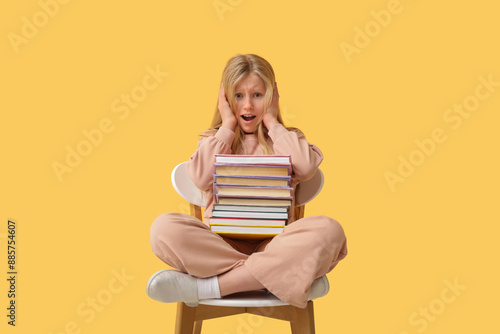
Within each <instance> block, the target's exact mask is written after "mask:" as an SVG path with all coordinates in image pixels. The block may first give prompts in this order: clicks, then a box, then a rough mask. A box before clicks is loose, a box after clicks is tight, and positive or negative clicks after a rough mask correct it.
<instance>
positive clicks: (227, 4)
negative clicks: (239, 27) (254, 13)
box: [212, 0, 243, 21]
mask: <svg viewBox="0 0 500 334" xmlns="http://www.w3.org/2000/svg"><path fill="white" fill-rule="evenodd" d="M242 2H243V0H214V1H213V2H212V6H213V7H214V9H215V12H216V13H217V16H218V17H219V19H220V20H221V21H224V15H226V12H232V11H234V10H235V8H236V7H238V6H239V5H241V3H242Z"/></svg>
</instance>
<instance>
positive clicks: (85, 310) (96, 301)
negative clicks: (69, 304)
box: [49, 268, 135, 334]
mask: <svg viewBox="0 0 500 334" xmlns="http://www.w3.org/2000/svg"><path fill="white" fill-rule="evenodd" d="M111 274H112V276H113V277H112V278H110V279H109V280H108V282H107V283H106V285H105V286H104V287H103V288H102V289H100V290H99V291H97V292H96V293H93V294H91V295H90V296H89V297H87V298H86V299H85V300H84V301H82V302H81V303H79V304H78V305H77V306H76V309H75V313H76V315H77V316H78V318H77V320H70V321H67V322H66V323H65V324H64V325H63V326H62V328H61V329H58V330H56V331H55V332H50V333H49V334H80V333H83V332H84V331H83V329H84V327H85V325H88V324H90V323H91V322H93V321H94V320H95V319H96V317H97V316H98V314H100V313H102V312H104V310H106V309H107V308H109V304H111V302H112V301H113V300H114V299H115V297H116V295H118V294H120V293H122V292H123V291H124V290H125V288H126V287H127V286H128V285H129V284H130V282H131V281H133V280H134V279H135V276H131V275H130V274H128V273H127V272H126V271H125V268H122V269H121V270H120V271H118V270H115V269H113V270H111Z"/></svg>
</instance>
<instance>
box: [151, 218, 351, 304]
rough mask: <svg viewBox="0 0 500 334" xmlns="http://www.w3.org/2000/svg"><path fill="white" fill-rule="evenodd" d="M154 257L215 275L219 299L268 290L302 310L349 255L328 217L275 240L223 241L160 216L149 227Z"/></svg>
mask: <svg viewBox="0 0 500 334" xmlns="http://www.w3.org/2000/svg"><path fill="white" fill-rule="evenodd" d="M151 246H152V249H153V252H154V253H155V254H156V255H157V256H158V257H159V258H160V259H161V260H162V261H164V262H165V263H167V264H168V265H170V266H172V267H174V268H176V269H177V270H179V271H181V272H184V273H188V274H190V275H191V276H194V277H197V278H208V277H213V276H217V279H218V283H219V288H220V295H221V296H225V295H228V294H232V293H236V292H241V291H250V290H258V289H262V288H267V289H268V290H269V291H270V292H271V293H273V294H275V295H276V296H277V297H278V298H280V299H281V300H283V301H285V302H287V303H289V304H292V305H295V306H299V307H304V306H305V304H306V303H307V295H308V292H309V288H310V286H311V284H312V282H313V281H314V279H315V278H317V277H320V276H322V275H324V274H326V273H327V272H329V271H330V270H332V269H333V268H334V267H335V266H336V264H337V263H338V262H339V261H340V260H341V259H343V258H344V257H345V256H346V254H347V248H346V242H345V236H344V232H343V230H342V227H341V226H340V225H339V224H338V223H337V222H336V221H334V220H333V219H331V218H328V217H324V216H315V217H307V218H303V219H301V220H298V221H296V222H293V223H292V224H290V225H289V226H287V227H285V229H284V231H283V232H282V233H281V234H280V235H278V236H276V237H274V238H273V239H266V240H264V241H244V240H232V239H227V238H222V237H221V236H219V235H217V234H214V233H213V232H212V231H211V230H210V228H209V227H208V226H207V225H206V224H204V223H203V222H201V221H199V220H198V219H196V218H194V217H192V216H189V215H185V214H180V213H166V214H162V215H160V216H159V217H158V218H157V219H156V220H155V221H154V222H153V225H152V227H151Z"/></svg>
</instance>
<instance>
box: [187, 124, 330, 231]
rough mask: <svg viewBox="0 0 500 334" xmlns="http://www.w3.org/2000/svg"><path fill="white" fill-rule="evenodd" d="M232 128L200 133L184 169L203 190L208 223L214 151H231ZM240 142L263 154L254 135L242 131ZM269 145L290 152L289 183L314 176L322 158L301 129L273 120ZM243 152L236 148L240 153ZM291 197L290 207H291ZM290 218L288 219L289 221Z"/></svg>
mask: <svg viewBox="0 0 500 334" xmlns="http://www.w3.org/2000/svg"><path fill="white" fill-rule="evenodd" d="M234 136H235V134H234V132H233V131H231V130H230V129H227V128H224V127H221V128H220V129H219V130H218V131H217V133H216V134H215V135H214V136H210V137H203V138H201V139H200V141H199V142H198V148H197V149H196V152H194V154H193V155H192V156H191V158H189V161H188V164H187V172H188V175H189V177H190V178H191V180H193V183H194V184H195V185H196V186H197V187H198V188H199V189H201V190H202V191H204V192H205V195H206V198H207V199H208V200H207V207H206V209H205V214H204V218H205V219H204V220H205V223H206V224H208V219H207V218H208V217H210V216H211V214H212V207H213V202H214V198H213V197H214V196H213V181H214V180H213V173H214V167H213V165H214V163H215V155H216V154H231V153H232V152H231V144H232V143H233V139H234ZM243 142H244V144H245V148H246V153H245V154H250V155H262V154H263V152H262V148H261V147H260V145H259V141H258V139H257V135H254V134H251V135H245V137H244V139H243ZM268 142H269V144H270V146H271V147H272V149H273V151H274V154H276V155H290V156H291V161H292V178H291V182H290V187H292V188H294V189H295V188H296V186H297V184H298V183H299V182H301V181H305V180H309V179H310V178H311V177H313V176H314V174H315V173H316V170H317V168H318V166H319V165H320V163H321V161H322V160H323V154H322V153H321V151H320V150H319V149H318V148H317V147H316V146H315V145H313V144H309V143H308V142H307V140H306V137H305V136H304V134H303V133H302V132H301V131H300V130H294V131H288V130H287V129H286V128H285V127H284V126H283V125H281V124H276V125H275V126H273V127H272V128H271V129H270V130H269V140H268ZM242 153H243V152H239V154H242ZM294 203H295V196H294V201H292V207H294ZM290 223H291V221H289V224H290Z"/></svg>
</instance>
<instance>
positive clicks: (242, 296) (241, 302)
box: [172, 162, 329, 334]
mask: <svg viewBox="0 0 500 334" xmlns="http://www.w3.org/2000/svg"><path fill="white" fill-rule="evenodd" d="M186 165H187V162H183V163H181V164H179V165H177V166H176V167H175V168H174V170H173V171H172V184H173V186H174V188H175V190H176V191H177V193H178V194H179V195H180V196H181V197H182V198H183V199H185V200H186V201H188V202H189V203H190V209H191V215H192V216H194V217H196V218H198V219H200V220H202V215H201V207H205V205H206V198H204V193H203V192H202V191H200V190H199V189H198V188H197V187H196V186H195V185H194V184H193V182H192V181H191V179H190V178H189V176H188V174H187V171H186ZM323 182H324V176H323V173H322V172H321V170H319V169H318V171H317V172H316V174H315V176H314V177H313V178H312V179H310V180H308V181H306V182H302V183H300V184H299V185H298V186H297V190H296V193H295V204H296V207H295V208H294V212H293V215H294V219H295V220H297V219H300V218H303V217H304V205H305V204H306V203H308V202H309V201H311V200H312V199H313V198H314V197H316V195H317V194H318V193H319V192H320V191H321V188H322V187H323ZM322 279H323V280H324V282H325V287H326V288H325V291H324V293H322V294H320V295H318V296H315V297H314V298H317V297H322V296H324V295H326V294H327V293H328V290H329V285H328V279H327V278H326V275H325V276H323V277H322ZM241 313H250V314H255V315H260V316H265V317H269V318H273V319H280V320H285V321H289V322H290V326H291V330H292V334H314V333H315V327H314V308H313V301H312V300H310V301H309V302H308V303H307V307H306V308H305V309H301V308H298V307H295V306H292V305H289V304H287V303H285V302H283V301H281V300H279V299H278V298H277V297H276V296H274V295H272V294H271V293H269V292H267V291H265V290H257V291H248V292H241V293H236V294H232V295H229V296H226V297H223V298H220V299H204V300H200V303H199V305H198V306H197V307H189V306H187V305H186V304H184V303H182V302H181V303H177V319H176V323H175V333H176V334H200V333H201V327H202V324H203V320H208V319H213V318H219V317H225V316H230V315H236V314H241Z"/></svg>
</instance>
